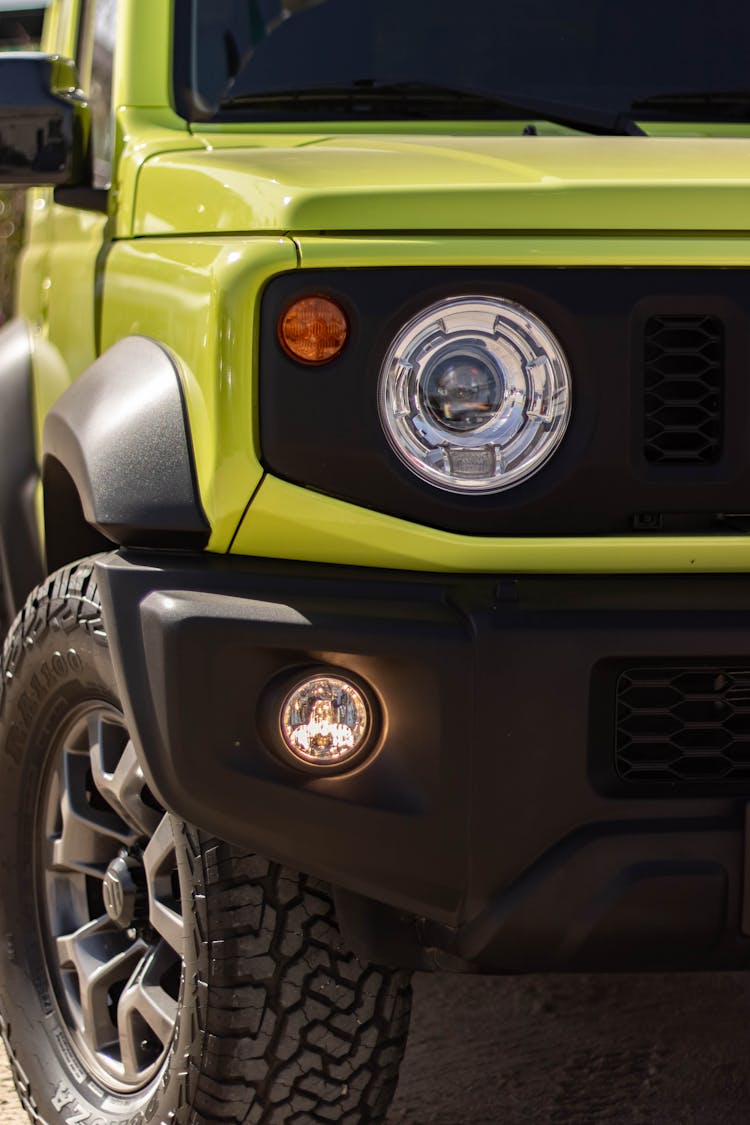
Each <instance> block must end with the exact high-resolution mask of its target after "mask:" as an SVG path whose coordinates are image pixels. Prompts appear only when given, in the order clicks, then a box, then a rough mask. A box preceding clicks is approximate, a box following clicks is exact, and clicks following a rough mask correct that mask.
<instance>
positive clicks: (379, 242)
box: [295, 231, 750, 269]
mask: <svg viewBox="0 0 750 1125" xmlns="http://www.w3.org/2000/svg"><path fill="white" fill-rule="evenodd" d="M295 241H296V244H297V248H298V250H299V256H300V263H301V265H302V266H303V267H306V268H308V269H345V268H349V269H351V268H357V269H375V268H377V267H378V266H391V267H393V266H396V267H399V266H401V267H403V268H408V267H410V266H560V267H564V266H571V267H572V266H653V267H656V266H662V267H664V266H684V267H689V266H705V267H706V268H710V267H717V266H718V267H721V266H726V267H737V268H747V267H748V266H750V234H748V235H739V234H735V235H728V234H700V235H699V234H696V233H695V232H693V233H692V234H690V233H684V234H683V233H680V234H653V235H652V234H643V233H641V232H638V233H634V234H632V235H621V234H617V233H606V234H601V233H594V232H578V231H576V232H573V233H570V232H561V233H559V234H555V233H554V232H550V231H545V232H544V233H542V234H534V235H533V236H531V235H529V233H528V232H526V231H519V232H516V233H514V234H509V235H498V234H495V233H494V232H491V233H488V234H486V235H484V236H482V237H477V236H476V235H474V236H470V235H468V234H452V233H451V234H446V233H443V234H433V235H426V234H422V235H416V234H415V235H401V236H392V237H388V236H386V235H382V236H380V237H377V238H373V237H369V236H368V235H366V234H354V235H350V236H347V235H331V236H328V237H320V236H316V235H312V234H299V235H296V236H295Z"/></svg>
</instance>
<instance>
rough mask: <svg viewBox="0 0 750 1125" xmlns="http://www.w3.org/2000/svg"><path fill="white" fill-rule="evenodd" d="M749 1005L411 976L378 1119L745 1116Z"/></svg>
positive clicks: (4, 1075) (744, 989)
mask: <svg viewBox="0 0 750 1125" xmlns="http://www.w3.org/2000/svg"><path fill="white" fill-rule="evenodd" d="M749 1011H750V976H746V975H744V974H740V973H726V974H720V973H710V974H705V975H698V974H677V975H674V976H624V975H623V976H600V977H595V976H572V977H563V976H549V977H539V976H531V977H525V978H523V979H505V980H503V979H498V978H485V977H429V976H418V977H417V978H415V1006H414V1019H413V1024H412V1036H411V1038H410V1041H409V1048H408V1050H407V1055H406V1059H405V1062H404V1066H403V1070H402V1078H401V1084H400V1087H399V1091H398V1094H397V1097H396V1100H395V1102H394V1105H393V1108H392V1111H391V1113H390V1115H389V1118H388V1125H748V1123H750V1068H748V1065H747V1054H748V1038H749V1037H750V1032H749V1030H748V1012H749ZM0 1125H28V1122H27V1119H26V1117H25V1115H24V1114H23V1113H22V1112H21V1110H20V1107H19V1106H18V1099H17V1098H16V1095H15V1092H14V1090H13V1084H12V1082H11V1079H10V1075H9V1073H8V1071H7V1068H6V1067H2V1068H0ZM50 1125H53V1123H50ZM54 1125H57V1123H54Z"/></svg>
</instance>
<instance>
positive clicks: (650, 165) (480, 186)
mask: <svg viewBox="0 0 750 1125" xmlns="http://www.w3.org/2000/svg"><path fill="white" fill-rule="evenodd" d="M79 9H80V0H53V2H52V5H51V7H50V9H49V12H48V17H47V23H46V27H45V40H44V46H45V49H47V50H57V51H61V52H62V53H71V52H73V51H74V49H75V36H76V28H77V23H78V12H79ZM172 18H173V17H172V5H171V4H170V3H169V2H168V0H126V2H122V3H121V4H120V6H119V19H120V24H119V27H118V37H117V50H116V60H115V73H114V103H115V107H116V110H115V122H116V151H115V164H114V171H113V185H112V190H111V191H110V196H109V214H108V216H103V215H100V214H96V213H93V212H87V211H83V210H77V209H73V208H64V207H60V206H57V205H56V204H54V203H53V201H52V195H51V191H49V190H46V189H45V190H39V191H35V192H33V193H30V198H29V205H28V229H27V244H26V249H25V251H24V254H23V256H22V262H21V268H20V273H19V283H18V310H19V313H20V314H21V315H23V316H24V317H26V319H27V320H28V321H29V323H30V325H31V327H32V331H33V333H34V341H35V347H34V381H35V386H34V397H35V406H36V430H37V440H38V441H40V440H41V427H42V424H43V420H44V417H45V415H46V414H47V412H48V411H49V409H50V407H51V406H52V404H53V403H54V402H55V400H56V399H57V397H58V396H59V395H60V394H61V393H62V392H63V391H64V390H65V389H66V387H68V386H69V385H70V383H71V382H72V381H73V380H74V379H75V378H77V377H78V375H80V374H81V372H82V371H83V370H84V369H85V368H86V367H87V366H88V365H89V364H90V363H91V361H92V360H93V359H94V357H95V356H96V354H97V353H98V352H100V351H102V350H104V349H106V348H107V347H109V346H110V345H111V344H113V343H114V342H115V341H116V340H118V339H119V338H121V337H122V336H126V335H128V334H132V333H144V334H147V335H149V336H152V337H154V338H155V339H158V340H160V341H162V342H163V343H164V344H165V345H167V346H168V347H169V348H170V349H171V350H172V351H173V353H174V354H175V356H176V357H177V360H178V365H179V370H180V374H181V378H182V382H183V387H184V393H185V400H186V403H187V410H188V414H189V419H190V425H191V430H192V435H193V439H194V446H195V462H196V470H197V476H198V484H199V489H200V494H201V498H202V501H203V504H204V507H205V510H206V514H207V516H208V519H209V521H210V524H211V528H212V535H211V540H210V544H209V549H210V550H212V551H216V552H224V551H228V550H232V551H233V552H235V553H246V554H254V555H260V556H268V557H275V558H276V557H280V558H289V559H306V560H311V561H320V562H332V563H350V564H356V565H361V566H375V567H396V568H399V567H400V568H404V569H412V570H434V571H473V572H477V571H488V570H489V571H507V570H516V571H524V570H527V571H533V572H544V571H550V572H552V571H578V572H588V573H591V572H597V571H601V572H604V571H612V572H616V571H642V572H644V571H645V572H648V571H653V572H657V571H659V572H662V571H690V570H705V571H728V570H735V571H741V570H748V569H750V540H748V539H747V538H746V537H728V536H722V537H721V538H710V537H691V536H685V537H662V536H659V537H653V538H648V537H646V536H639V537H637V538H636V537H633V538H629V537H623V538H622V539H593V538H592V539H585V540H574V539H570V540H566V539H553V540H545V539H533V540H520V539H512V540H507V539H506V540H503V539H491V538H486V537H470V536H462V535H452V534H450V533H447V532H444V531H437V530H434V529H430V528H428V527H424V526H420V525H413V524H410V523H406V522H404V521H400V520H397V519H393V518H391V517H387V516H383V515H380V514H378V513H376V512H372V511H366V510H363V509H359V508H357V507H354V506H352V505H350V504H346V503H344V502H341V501H338V500H334V499H331V498H329V497H325V496H321V495H318V494H316V493H313V492H311V491H308V490H305V489H303V488H299V487H296V486H293V485H290V484H287V483H284V482H281V481H277V480H274V479H273V478H271V477H265V478H264V477H263V468H262V458H261V450H260V444H259V435H258V432H257V416H258V415H257V393H258V389H257V355H258V316H257V312H258V308H259V301H260V295H261V292H262V288H263V286H264V284H265V283H266V282H267V281H268V280H269V279H270V278H272V277H273V276H275V275H276V274H278V273H279V272H283V271H289V270H294V269H297V268H300V267H301V268H302V269H303V270H304V269H305V268H326V267H330V268H342V267H344V268H346V267H351V268H362V269H366V268H379V267H388V266H403V267H409V266H440V265H445V266H454V267H455V266H461V265H466V266H471V265H482V266H487V265H498V266H509V265H526V266H529V265H539V266H550V265H552V266H558V267H564V266H566V265H567V266H577V267H580V266H586V265H591V266H603V265H604V266H607V265H609V266H613V267H616V266H654V267H657V266H684V267H691V266H706V267H711V266H725V267H745V268H746V267H747V266H748V265H750V150H749V148H748V137H750V125H748V124H746V123H745V124H742V123H741V124H736V125H713V124H710V123H709V124H701V125H692V124H669V123H660V124H649V125H648V131H649V133H650V134H651V135H650V136H649V137H592V136H582V135H580V134H578V133H574V132H573V131H571V130H569V129H565V128H562V127H559V126H556V125H550V124H545V123H543V122H539V123H537V125H538V132H539V135H538V136H521V135H520V133H521V131H522V129H523V125H524V122H518V121H510V122H488V121H482V122H459V123H457V122H449V123H446V122H418V121H410V122H407V123H404V124H403V125H401V124H399V123H393V122H369V123H368V122H363V123H362V124H361V126H360V125H359V124H358V125H356V126H354V125H353V124H352V123H341V124H337V123H325V125H322V124H320V123H318V124H316V123H314V122H312V123H310V122H307V123H304V124H300V123H294V122H293V123H289V124H287V125H276V124H275V125H252V126H251V125H243V124H232V125H203V124H201V125H199V126H198V125H196V126H189V125H188V123H186V122H185V121H184V120H182V119H181V118H180V117H179V116H178V115H177V114H176V112H175V110H174V108H173V106H172V92H171V82H172V77H171V74H172V69H171V49H172V47H171V43H172ZM314 378H315V376H314V373H311V380H314ZM573 378H574V379H575V372H574V373H573ZM373 409H374V404H373ZM251 498H252V503H250V501H251ZM248 505H249V507H248ZM246 509H247V511H246Z"/></svg>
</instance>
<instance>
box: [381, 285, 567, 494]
mask: <svg viewBox="0 0 750 1125" xmlns="http://www.w3.org/2000/svg"><path fill="white" fill-rule="evenodd" d="M570 399H571V389H570V373H569V371H568V365H567V362H566V360H565V356H564V354H563V351H562V349H561V347H560V345H559V343H558V342H557V340H556V339H555V337H554V335H553V334H552V332H551V331H550V330H549V328H547V326H546V325H545V324H544V323H543V322H542V321H541V320H539V318H538V317H536V316H535V315H534V314H533V313H531V312H529V311H528V309H525V308H523V307H522V306H521V305H517V304H515V303H514V302H512V301H505V300H501V299H499V298H495V297H457V298H453V299H450V300H446V301H440V302H438V304H435V305H431V306H430V307H429V308H427V309H425V310H424V311H423V312H421V313H419V314H418V315H417V316H415V317H414V318H413V319H412V320H410V321H409V322H408V324H406V325H404V327H403V328H402V329H401V331H400V332H399V334H398V335H397V337H396V339H395V340H394V341H393V344H392V345H391V347H390V349H389V351H388V354H387V356H386V358H385V362H384V363H383V367H382V369H381V372H380V386H379V409H380V418H381V422H382V424H383V428H384V430H385V433H386V436H387V437H388V440H389V442H390V444H391V446H392V447H393V449H394V451H395V452H396V453H397V454H398V456H399V457H400V458H401V460H402V461H404V462H405V463H406V464H407V465H408V466H409V468H410V469H411V470H412V471H413V472H414V473H416V474H417V476H420V477H422V479H423V480H427V481H429V482H430V483H431V484H434V485H436V486H437V487H438V488H443V489H448V490H449V491H451V492H499V491H501V490H502V489H504V488H510V487H511V486H512V485H516V484H520V483H521V481H523V480H526V479H527V478H528V477H530V476H532V475H533V474H534V473H536V472H538V471H539V469H540V468H541V467H542V465H543V464H544V463H545V462H546V461H547V459H548V458H549V457H550V456H551V455H552V453H553V452H554V450H555V449H556V448H557V446H558V445H559V444H560V441H561V440H562V437H563V434H564V433H565V430H566V428H567V425H568V421H569V419H570Z"/></svg>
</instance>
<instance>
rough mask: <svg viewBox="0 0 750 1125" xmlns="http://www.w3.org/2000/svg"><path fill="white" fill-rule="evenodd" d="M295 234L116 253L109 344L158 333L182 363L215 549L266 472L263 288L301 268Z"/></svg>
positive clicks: (121, 246)
mask: <svg viewBox="0 0 750 1125" xmlns="http://www.w3.org/2000/svg"><path fill="white" fill-rule="evenodd" d="M296 264H297V254H296V251H295V248H294V245H293V243H292V242H290V241H289V239H282V238H277V239H270V238H268V239H252V238H227V239H215V238H213V239H212V238H195V239H190V240H187V239H135V240H132V241H122V242H116V243H115V244H114V245H113V246H112V249H111V250H110V253H109V255H108V258H107V264H106V282H105V285H104V301H103V309H102V349H106V348H107V347H109V346H110V345H111V344H114V343H115V342H116V341H117V340H118V339H120V338H121V337H123V336H128V335H133V334H142V335H146V336H151V337H153V338H154V339H156V340H160V341H161V342H162V343H164V344H166V345H167V347H169V348H170V349H171V350H172V351H173V353H174V355H175V356H176V358H177V359H178V361H179V365H180V373H181V376H182V382H183V390H184V394H185V401H186V403H187V409H188V415H189V418H190V427H191V431H192V435H193V445H194V451H195V463H196V470H197V475H198V484H199V488H200V493H201V497H202V500H203V505H204V508H205V511H206V515H207V517H208V520H209V523H210V524H211V528H212V535H211V541H210V544H209V549H210V550H213V551H226V550H227V549H228V548H229V544H230V542H231V539H232V535H233V534H234V531H235V530H236V528H237V525H238V523H239V521H240V518H241V516H242V513H243V511H244V509H245V507H246V505H247V502H248V499H249V497H250V496H251V494H252V493H253V491H254V490H255V488H256V486H257V484H258V482H259V480H260V478H261V475H262V470H261V467H260V449H259V443H258V434H257V432H256V430H255V426H254V419H256V418H257V402H256V398H257V385H256V382H255V380H254V378H253V356H254V355H255V354H256V352H257V347H258V341H257V333H258V320H257V310H258V306H259V295H260V292H261V289H262V287H263V285H264V283H265V282H266V281H267V280H268V279H269V278H271V277H273V276H274V275H275V274H277V273H279V272H281V271H283V270H289V269H294V268H295V266H296Z"/></svg>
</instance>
